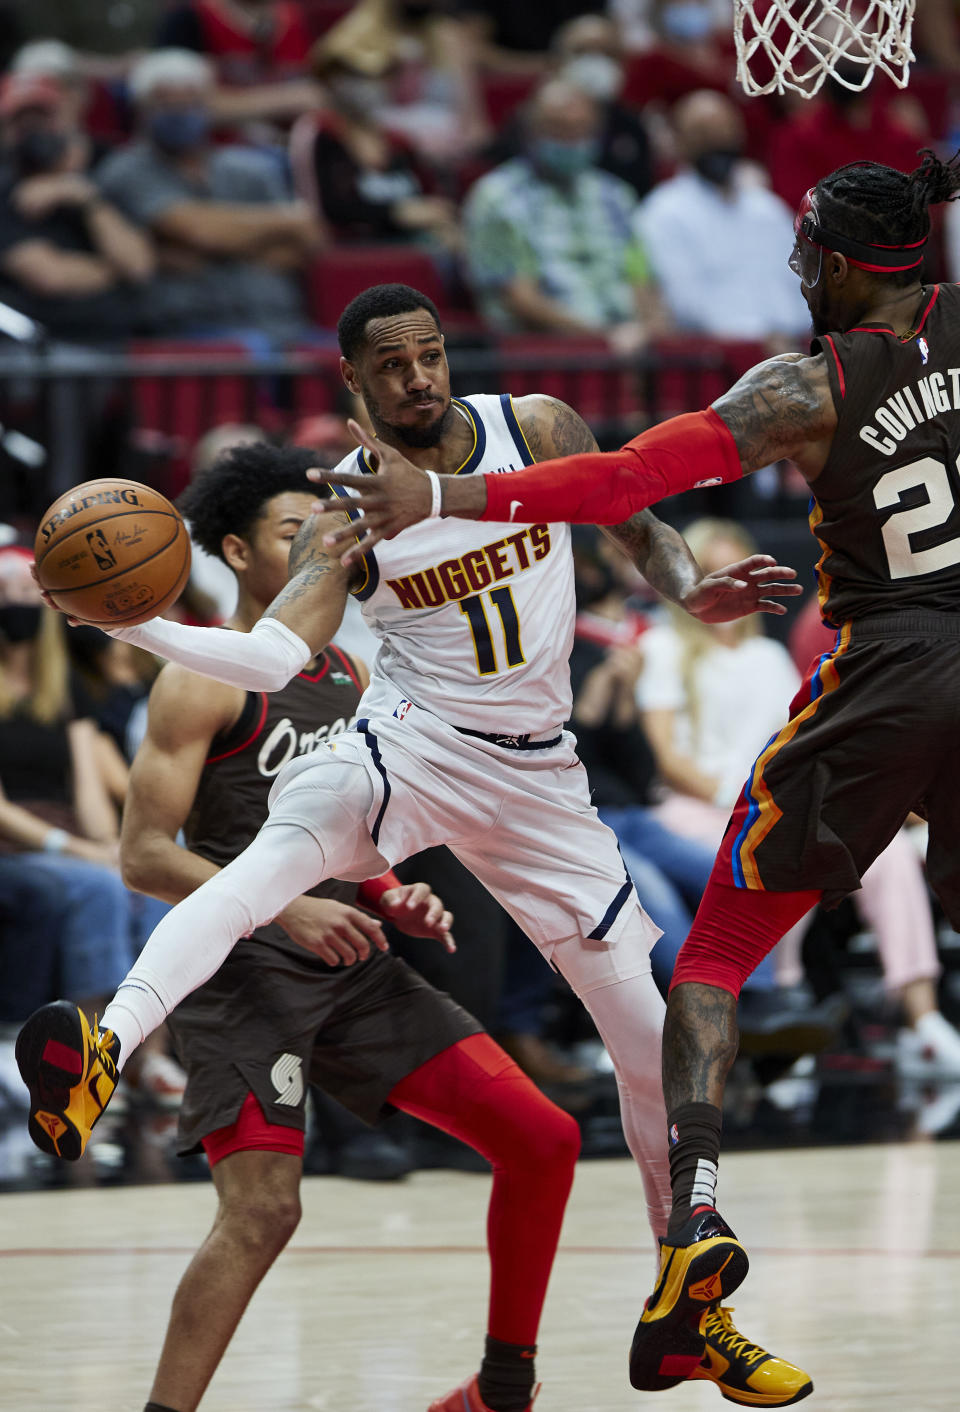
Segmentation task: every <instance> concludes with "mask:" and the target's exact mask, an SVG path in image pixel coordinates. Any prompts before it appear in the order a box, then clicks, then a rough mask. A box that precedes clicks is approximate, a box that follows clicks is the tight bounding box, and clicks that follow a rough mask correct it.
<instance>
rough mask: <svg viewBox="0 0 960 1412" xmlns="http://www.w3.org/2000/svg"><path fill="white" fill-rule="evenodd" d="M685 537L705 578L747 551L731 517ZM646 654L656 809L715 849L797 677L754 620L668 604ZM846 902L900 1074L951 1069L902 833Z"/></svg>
mask: <svg viewBox="0 0 960 1412" xmlns="http://www.w3.org/2000/svg"><path fill="white" fill-rule="evenodd" d="M684 536H685V538H686V540H687V542H688V544H689V545H690V547H691V549H692V551H693V553H694V555H695V556H696V558H697V560H698V561H699V563H700V564H701V565H702V566H703V568H704V570H705V572H710V571H711V570H713V569H718V568H721V567H722V566H723V565H724V564H728V563H731V562H733V561H735V560H737V559H741V558H744V557H745V556H746V555H748V554H752V553H755V552H756V546H755V545H754V543H753V541H752V539H751V538H750V536H749V534H747V532H746V531H745V530H744V529H743V527H742V526H740V525H738V524H736V523H735V522H733V521H730V520H712V519H701V520H697V521H696V522H695V523H694V524H692V525H690V526H689V527H688V528H687V529H686V530H685V531H684ZM644 648H645V654H646V661H645V666H644V671H643V675H642V677H641V679H640V682H639V685H638V699H639V702H640V705H641V707H642V709H643V712H644V726H645V729H646V732H647V735H648V737H649V739H650V743H651V745H652V747H653V750H654V754H655V756H656V759H657V765H658V769H659V772H660V777H661V779H662V781H663V783H664V786H665V795H664V798H663V801H662V803H661V804H660V805H659V807H658V811H657V812H658V814H659V817H660V818H661V820H662V822H663V823H664V824H665V825H666V827H668V828H670V829H673V830H674V831H675V832H676V833H680V834H682V835H684V836H685V837H688V838H695V839H699V840H700V841H701V842H704V843H709V844H710V845H711V846H712V847H715V848H716V847H719V845H720V841H721V838H722V837H723V831H724V828H725V827H726V823H727V819H728V817H729V814H730V809H731V807H732V805H733V803H734V801H735V799H736V797H737V794H738V793H739V790H740V788H741V787H742V785H743V781H744V779H746V778H749V776H750V773H751V770H752V766H753V762H754V760H755V759H756V757H757V755H758V753H759V752H760V751H761V750H762V748H763V746H764V745H765V743H766V742H767V741H768V740H769V739H770V737H771V736H773V735H775V734H776V732H777V731H779V730H780V729H781V727H782V726H783V724H784V723H785V721H786V720H787V718H788V713H789V707H790V702H791V700H792V698H793V696H794V695H795V693H796V691H797V689H798V688H799V686H800V675H799V673H798V672H797V670H796V668H795V667H794V665H793V663H792V661H791V660H790V656H789V653H788V652H787V650H786V648H785V647H783V646H782V645H781V644H780V643H778V642H774V641H773V640H772V639H770V638H766V637H764V636H763V635H762V628H761V621H760V618H759V616H758V615H754V616H753V617H750V618H742V619H740V620H739V621H737V622H734V623H717V624H705V623H700V622H698V621H696V620H695V619H693V618H691V617H689V615H688V614H684V613H681V612H680V611H679V610H677V609H674V608H673V607H672V605H670V606H669V607H668V622H667V623H666V624H664V625H663V626H661V627H657V628H654V629H652V630H651V631H650V632H649V633H648V634H647V635H646V638H645V639H644ZM853 902H854V906H855V907H856V910H857V912H858V914H859V916H860V917H861V919H862V920H863V921H864V922H865V923H866V925H867V926H868V927H869V928H870V929H871V930H872V931H873V932H874V934H875V936H876V939H877V949H878V952H879V956H880V963H881V966H882V969H883V977H884V982H885V985H886V988H887V990H888V991H889V992H890V993H891V994H892V995H893V996H895V997H896V998H897V999H898V1000H899V1002H900V1005H901V1008H902V1011H903V1016H904V1019H905V1021H906V1026H905V1027H904V1028H903V1029H902V1030H901V1032H900V1034H899V1035H898V1040H897V1043H898V1049H897V1058H898V1063H899V1065H900V1067H901V1069H902V1071H904V1072H905V1073H911V1074H915V1073H917V1072H925V1071H926V1072H934V1071H937V1072H949V1073H960V1035H958V1034H957V1032H956V1030H955V1029H954V1028H953V1026H952V1025H950V1024H949V1023H948V1021H947V1020H946V1019H945V1018H944V1017H943V1015H942V1014H941V1013H940V1011H939V1008H938V1005H937V992H936V982H937V978H938V977H939V975H940V962H939V959H938V956H937V945H936V936H935V933H934V928H933V917H932V914H931V909H930V899H929V895H928V893H927V888H926V883H925V881H924V877H923V869H922V867H921V864H920V861H919V859H918V858H917V855H916V852H915V850H914V849H913V847H912V845H911V844H910V842H909V840H908V838H907V837H906V836H905V834H904V833H903V832H902V831H901V832H900V833H899V834H897V835H896V836H895V838H894V839H893V841H892V842H891V843H890V844H889V845H888V847H887V848H886V849H885V850H884V852H883V853H881V854H880V856H879V857H878V858H877V860H876V862H875V863H874V864H873V865H872V867H870V868H868V869H867V871H866V872H865V873H864V875H863V878H862V886H861V888H860V890H859V891H858V892H856V893H854V894H853ZM808 920H809V919H808V918H804V919H803V921H801V922H800V923H798V925H797V926H796V927H795V928H793V930H792V931H791V932H789V933H788V934H787V936H786V937H784V939H783V940H782V941H781V942H780V944H779V946H778V947H777V948H776V950H775V952H774V953H773V959H774V965H775V968H776V975H777V979H778V981H779V983H780V984H781V985H784V986H786V985H792V984H795V983H797V982H799V981H800V980H801V979H802V968H801V964H800V944H801V941H802V937H803V933H804V931H805V930H806V927H807V925H808Z"/></svg>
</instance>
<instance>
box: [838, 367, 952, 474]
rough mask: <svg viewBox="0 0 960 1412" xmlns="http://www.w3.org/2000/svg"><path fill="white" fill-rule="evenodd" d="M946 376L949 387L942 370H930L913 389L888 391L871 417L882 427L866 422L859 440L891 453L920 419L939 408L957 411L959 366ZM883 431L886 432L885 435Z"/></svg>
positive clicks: (927, 418)
mask: <svg viewBox="0 0 960 1412" xmlns="http://www.w3.org/2000/svg"><path fill="white" fill-rule="evenodd" d="M947 377H949V379H950V387H949V388H948V387H947V382H946V378H945V377H944V375H943V373H930V374H928V376H927V377H922V378H919V379H918V380H917V382H916V384H915V386H916V389H917V392H914V390H913V388H912V387H910V386H907V387H904V388H903V389H902V390H901V391H900V392H894V393H892V394H891V395H890V396H889V397H888V398H887V400H886V402H885V403H884V405H883V406H882V407H878V408H877V410H876V412H874V414H873V420H874V421H875V422H877V423H878V424H879V426H880V427H882V428H883V431H879V430H878V428H877V427H876V426H873V425H870V424H868V425H867V426H864V427H861V428H860V438H861V440H862V441H865V442H866V443H867V445H868V446H872V447H873V449H874V450H875V451H879V452H880V453H881V455H883V456H892V455H893V454H894V452H895V451H896V450H897V448H898V446H899V444H900V442H901V441H903V439H904V437H905V436H906V435H907V432H909V431H913V429H914V427H916V426H918V425H919V424H920V423H921V422H929V421H932V420H933V419H934V417H938V416H940V414H941V413H942V412H960V368H948V369H947ZM917 393H919V394H920V396H919V400H918V398H917ZM921 404H922V405H921ZM884 432H888V433H889V435H888V436H885V435H884Z"/></svg>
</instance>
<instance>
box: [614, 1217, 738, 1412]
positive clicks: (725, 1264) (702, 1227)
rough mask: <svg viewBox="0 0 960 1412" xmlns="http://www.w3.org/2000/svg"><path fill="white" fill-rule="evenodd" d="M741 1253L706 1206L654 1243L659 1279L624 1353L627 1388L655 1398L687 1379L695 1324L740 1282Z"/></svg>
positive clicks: (699, 1338)
mask: <svg viewBox="0 0 960 1412" xmlns="http://www.w3.org/2000/svg"><path fill="white" fill-rule="evenodd" d="M748 1269H749V1261H748V1259H747V1252H746V1251H745V1250H744V1248H743V1246H742V1245H741V1244H740V1242H739V1241H738V1240H737V1238H736V1236H735V1235H734V1233H733V1231H732V1230H731V1229H730V1227H729V1226H728V1225H727V1223H726V1222H725V1221H724V1220H723V1219H722V1218H721V1216H720V1215H719V1213H718V1212H717V1211H715V1210H714V1208H713V1207H712V1206H700V1207H697V1209H696V1210H695V1211H693V1212H692V1213H691V1215H690V1217H689V1219H688V1220H687V1221H686V1222H685V1223H684V1224H683V1225H682V1226H681V1227H680V1230H679V1231H677V1233H676V1235H673V1236H669V1237H666V1238H665V1239H663V1240H661V1242H660V1274H659V1277H658V1279H657V1285H656V1288H655V1289H654V1291H653V1293H652V1294H651V1296H650V1298H649V1299H648V1300H647V1301H646V1303H645V1304H644V1306H643V1313H642V1314H641V1315H640V1322H639V1323H638V1324H637V1328H636V1332H635V1333H634V1335H633V1345H632V1347H631V1349H630V1382H631V1385H632V1386H633V1387H635V1388H638V1389H639V1390H640V1391H644V1392H661V1391H663V1390H664V1389H665V1388H670V1387H675V1386H676V1385H677V1383H681V1382H683V1381H684V1379H685V1378H688V1377H690V1375H691V1373H693V1371H694V1369H695V1368H696V1367H697V1366H698V1365H699V1363H700V1362H701V1360H702V1359H703V1356H704V1349H705V1347H706V1338H705V1336H704V1333H703V1332H702V1330H701V1327H700V1324H701V1319H702V1317H703V1314H704V1312H705V1311H706V1310H707V1309H712V1308H715V1307H716V1306H717V1305H718V1304H719V1303H720V1302H721V1300H723V1299H725V1298H727V1296H728V1295H730V1294H732V1293H733V1291H734V1290H735V1289H737V1288H738V1287H739V1285H740V1284H741V1283H742V1282H743V1280H744V1279H745V1277H746V1273H747V1270H748Z"/></svg>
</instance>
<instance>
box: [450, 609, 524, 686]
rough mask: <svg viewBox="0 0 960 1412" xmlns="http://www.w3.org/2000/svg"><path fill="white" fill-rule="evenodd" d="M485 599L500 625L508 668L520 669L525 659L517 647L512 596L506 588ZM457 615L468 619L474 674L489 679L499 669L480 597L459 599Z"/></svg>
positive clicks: (518, 628)
mask: <svg viewBox="0 0 960 1412" xmlns="http://www.w3.org/2000/svg"><path fill="white" fill-rule="evenodd" d="M488 596H489V598H490V602H491V603H492V604H493V605H494V607H495V608H496V610H497V612H498V613H499V614H500V622H501V624H502V625H503V645H504V649H505V651H506V654H507V666H508V667H519V666H520V664H521V663H522V662H523V660H524V657H523V648H522V647H521V646H520V622H519V619H518V618H517V605H516V604H515V603H514V601H513V594H512V593H511V592H510V590H509V588H495V589H494V590H493V592H492V593H491V594H489V595H488ZM460 612H461V613H463V614H464V616H465V617H466V618H467V621H468V622H469V624H470V631H471V632H472V633H473V647H474V651H475V652H476V654H477V671H478V672H479V673H480V675H481V676H482V677H488V676H490V675H491V673H493V672H496V671H498V670H499V668H498V667H497V654H496V651H495V649H494V646H493V638H492V637H491V635H490V624H489V622H488V621H487V614H486V610H485V608H484V606H483V594H482V593H477V594H474V596H473V597H472V598H461V599H460Z"/></svg>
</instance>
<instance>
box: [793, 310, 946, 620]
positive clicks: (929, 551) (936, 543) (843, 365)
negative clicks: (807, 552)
mask: <svg viewBox="0 0 960 1412" xmlns="http://www.w3.org/2000/svg"><path fill="white" fill-rule="evenodd" d="M813 351H814V352H822V353H824V354H825V356H826V360H827V368H828V370H829V374H830V383H831V387H832V390H833V398H834V402H835V404H836V408H837V414H838V418H839V421H838V424H837V431H836V435H835V436H834V439H833V445H832V447H831V450H830V455H829V457H828V458H827V463H826V465H825V466H824V469H823V471H822V472H821V474H820V476H819V477H818V478H817V481H816V483H815V485H814V487H813V500H812V502H811V509H810V527H811V529H812V530H813V533H814V534H815V535H816V537H817V539H818V540H819V542H820V545H821V547H822V549H823V554H822V556H821V558H820V562H819V564H818V575H819V584H820V607H821V611H822V612H823V615H824V617H825V618H826V619H827V621H828V622H830V623H832V624H833V625H834V626H839V625H840V624H841V623H843V622H845V621H847V620H849V619H857V618H862V617H865V616H867V615H869V614H876V613H891V612H898V611H900V610H902V609H908V608H925V609H931V610H934V611H937V612H952V611H956V610H957V609H960V287H958V286H957V285H936V286H934V287H933V288H932V289H931V288H930V287H927V288H926V289H925V290H924V296H923V299H922V301H921V303H920V305H919V307H918V310H917V316H916V327H915V329H913V330H912V332H911V333H909V334H904V335H902V336H900V335H897V334H896V333H894V331H893V330H892V329H890V328H886V327H884V326H883V325H881V324H870V325H867V326H865V327H862V328H855V329H851V330H850V332H848V333H843V334H839V333H832V334H826V335H824V336H823V337H822V338H819V339H817V340H815V341H814V344H813Z"/></svg>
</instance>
